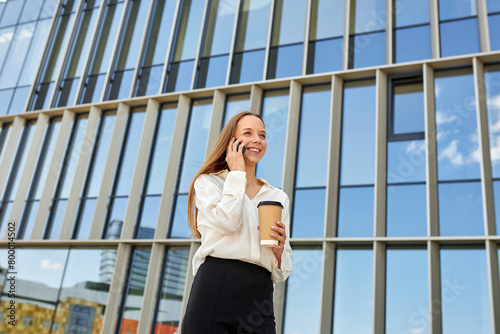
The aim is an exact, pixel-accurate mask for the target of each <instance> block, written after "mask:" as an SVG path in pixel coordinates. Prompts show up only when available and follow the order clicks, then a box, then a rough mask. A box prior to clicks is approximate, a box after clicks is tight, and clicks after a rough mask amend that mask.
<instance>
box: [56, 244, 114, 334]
mask: <svg viewBox="0 0 500 334" xmlns="http://www.w3.org/2000/svg"><path fill="white" fill-rule="evenodd" d="M115 262H116V249H71V250H70V251H69V256H68V261H67V264H66V270H65V272H64V279H63V281H62V285H61V292H60V295H59V298H58V304H57V309H56V315H55V319H56V321H59V326H60V328H64V332H67V333H91V332H93V331H96V330H98V329H100V328H102V324H103V318H104V311H105V310H106V306H107V301H108V295H109V288H110V286H111V277H112V275H113V270H114V267H115ZM52 329H54V328H52Z"/></svg>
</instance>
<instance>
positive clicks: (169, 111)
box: [146, 104, 177, 195]
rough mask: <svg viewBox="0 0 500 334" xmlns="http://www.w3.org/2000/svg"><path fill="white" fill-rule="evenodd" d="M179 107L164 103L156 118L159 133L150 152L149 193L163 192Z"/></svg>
mask: <svg viewBox="0 0 500 334" xmlns="http://www.w3.org/2000/svg"><path fill="white" fill-rule="evenodd" d="M176 114H177V108H176V106H175V105H172V104H164V105H162V107H161V110H160V111H159V112H158V116H157V118H156V128H157V131H158V132H157V135H156V138H155V141H154V142H153V144H152V150H151V153H150V154H153V156H152V157H151V158H150V159H151V165H150V167H149V178H148V180H147V182H148V183H147V190H146V194H148V195H153V194H156V195H159V194H161V193H162V192H163V183H164V182H165V172H166V170H167V163H168V159H169V156H170V147H171V146H172V134H173V132H174V125H175V116H176Z"/></svg>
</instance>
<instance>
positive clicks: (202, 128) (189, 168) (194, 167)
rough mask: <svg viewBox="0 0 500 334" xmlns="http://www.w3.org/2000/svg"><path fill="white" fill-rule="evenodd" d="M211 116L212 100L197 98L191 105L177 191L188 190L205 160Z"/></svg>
mask: <svg viewBox="0 0 500 334" xmlns="http://www.w3.org/2000/svg"><path fill="white" fill-rule="evenodd" d="M211 116H212V100H197V101H194V102H193V105H192V107H191V115H190V120H189V125H188V131H187V137H186V142H185V144H184V145H185V148H184V156H183V159H182V163H181V165H182V167H181V172H180V174H181V179H180V183H179V188H178V191H179V192H187V191H189V185H190V182H191V180H192V179H193V177H194V176H195V175H196V173H197V172H198V170H199V169H200V167H201V165H202V164H203V161H205V146H206V145H204V143H206V142H207V136H208V128H209V127H210V118H211Z"/></svg>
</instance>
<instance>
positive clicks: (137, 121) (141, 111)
mask: <svg viewBox="0 0 500 334" xmlns="http://www.w3.org/2000/svg"><path fill="white" fill-rule="evenodd" d="M145 117H146V107H138V108H134V110H133V111H132V112H131V114H130V116H129V126H128V129H127V135H126V137H125V138H124V141H123V143H122V152H121V157H120V165H119V166H118V168H119V169H118V171H117V172H116V174H117V175H116V180H115V182H116V184H115V187H116V189H115V192H114V195H115V196H128V194H129V193H130V187H131V185H132V177H133V176H134V168H135V164H136V162H137V152H138V151H139V144H140V141H141V134H142V128H143V126H144V118H145Z"/></svg>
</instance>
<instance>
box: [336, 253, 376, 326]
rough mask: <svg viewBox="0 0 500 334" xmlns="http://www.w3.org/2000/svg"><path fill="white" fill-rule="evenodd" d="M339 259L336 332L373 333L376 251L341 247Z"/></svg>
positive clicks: (338, 254) (337, 269)
mask: <svg viewBox="0 0 500 334" xmlns="http://www.w3.org/2000/svg"><path fill="white" fill-rule="evenodd" d="M336 258H337V265H336V266H335V292H334V299H335V300H334V304H333V333H334V334H342V333H359V334H365V333H366V334H368V333H371V332H372V313H373V252H372V250H371V249H339V250H337V256H336Z"/></svg>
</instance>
